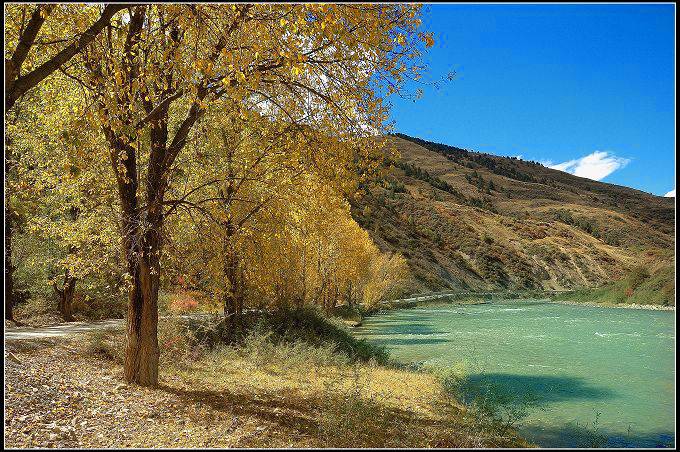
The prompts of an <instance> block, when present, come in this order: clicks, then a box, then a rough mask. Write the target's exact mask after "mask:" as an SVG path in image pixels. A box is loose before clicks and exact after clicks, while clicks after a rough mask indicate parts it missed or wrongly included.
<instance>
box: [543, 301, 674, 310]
mask: <svg viewBox="0 0 680 452" xmlns="http://www.w3.org/2000/svg"><path fill="white" fill-rule="evenodd" d="M548 302H549V303H556V304H568V305H572V306H591V307H594V308H617V309H647V310H650V311H675V306H663V305H658V304H637V303H630V304H611V303H594V302H592V301H583V302H579V301H568V300H548Z"/></svg>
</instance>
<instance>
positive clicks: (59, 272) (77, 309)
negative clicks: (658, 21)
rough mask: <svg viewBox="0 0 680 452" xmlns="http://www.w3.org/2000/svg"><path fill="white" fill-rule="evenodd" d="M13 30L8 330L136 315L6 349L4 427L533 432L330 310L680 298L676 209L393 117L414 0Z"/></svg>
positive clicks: (66, 13)
mask: <svg viewBox="0 0 680 452" xmlns="http://www.w3.org/2000/svg"><path fill="white" fill-rule="evenodd" d="M5 43H6V51H5V63H6V64H5V69H6V79H5V118H4V119H5V136H6V141H5V172H6V191H5V216H6V224H5V268H6V271H5V326H6V327H15V326H17V325H23V326H25V325H29V326H36V325H46V324H53V323H57V322H72V321H91V320H98V319H105V318H120V319H124V320H123V322H124V324H125V328H123V329H120V330H119V331H116V332H115V333H112V334H107V335H103V334H99V335H95V336H93V337H90V338H89V339H87V340H84V339H83V338H82V337H69V338H66V339H55V340H46V341H28V342H23V341H18V342H16V343H15V342H13V343H11V344H8V345H9V347H8V350H9V352H10V353H11V354H7V355H6V358H8V365H7V367H6V369H5V371H6V379H5V391H6V394H7V399H6V402H7V403H6V411H5V413H6V418H7V419H8V421H7V424H6V427H7V428H6V432H5V439H6V441H7V444H10V445H13V446H50V445H71V446H82V447H95V446H115V445H144V446H149V447H150V446H160V445H167V446H170V445H184V446H197V445H215V446H218V445H219V446H238V445H250V446H275V445H281V446H284V445H293V446H302V445H310V446H322V445H330V446H342V445H346V446H361V445H366V446H386V445H392V446H407V445H413V446H434V445H439V446H448V445H450V446H474V447H478V446H502V445H525V444H526V443H525V442H524V441H523V440H521V439H519V438H517V437H516V435H515V433H514V432H513V429H512V425H513V420H514V419H515V418H516V417H517V413H515V414H508V413H507V410H506V411H504V410H505V408H504V407H503V406H502V404H500V405H499V404H497V403H495V402H494V403H491V402H489V401H484V402H482V401H480V400H478V401H477V402H475V403H471V404H469V405H468V406H464V404H463V403H462V402H461V401H460V396H459V394H454V395H451V394H450V393H451V392H454V393H455V392H456V391H452V388H454V387H456V385H453V384H452V383H451V381H454V380H455V379H454V380H452V379H451V378H448V380H447V377H446V376H440V377H441V378H438V377H437V376H435V375H432V374H429V373H426V372H422V371H416V370H414V369H407V368H403V367H400V366H398V365H396V364H395V363H393V362H391V361H390V360H389V358H388V356H387V354H386V353H385V352H384V351H382V350H379V349H376V348H374V347H371V346H369V345H368V344H366V343H363V342H360V341H356V340H354V339H352V338H351V337H350V336H349V334H348V333H347V331H346V330H344V329H343V328H341V327H339V326H338V325H337V324H336V323H335V322H336V321H335V320H332V318H333V317H334V316H339V317H345V318H352V319H356V318H359V314H360V313H362V312H372V311H375V310H376V309H378V306H381V302H383V301H385V300H393V299H398V298H401V297H404V296H407V295H410V294H415V293H425V292H429V291H438V290H442V289H452V290H473V291H474V290H477V291H485V290H518V291H521V290H550V289H592V288H595V287H611V291H609V289H607V288H605V289H601V291H603V292H589V293H590V294H591V295H589V296H592V297H596V298H598V300H599V299H600V298H602V297H604V296H605V293H606V294H610V293H611V294H613V295H611V296H610V295H606V296H607V297H610V298H611V300H613V301H615V302H623V303H628V302H636V303H639V302H640V301H645V302H652V303H660V304H665V305H674V297H675V294H674V281H672V278H673V274H672V272H671V271H670V270H669V269H671V268H672V265H673V259H674V257H673V255H672V251H671V250H672V246H673V244H674V238H673V234H674V225H673V218H674V208H673V205H672V202H671V201H669V200H665V199H661V198H658V197H654V196H651V195H647V194H644V193H641V192H638V191H635V190H631V189H627V188H624V187H617V186H612V185H608V184H602V183H598V182H593V181H587V180H584V179H580V178H575V177H573V176H570V175H566V174H564V173H561V172H558V171H554V170H550V169H548V168H545V167H543V166H541V165H539V164H537V163H534V162H524V161H520V160H517V159H513V158H503V157H497V156H491V155H487V154H483V153H478V152H473V151H468V150H464V149H460V148H455V147H452V146H446V145H441V144H437V143H431V142H426V141H423V140H419V139H417V138H413V137H408V136H405V135H394V134H392V132H393V130H392V129H391V127H390V126H389V123H388V122H387V119H388V117H389V108H388V107H389V102H388V101H386V100H388V99H389V96H391V95H401V96H412V97H417V94H418V93H414V92H410V91H409V90H408V89H407V82H409V81H410V80H421V81H422V79H423V75H424V73H425V71H426V66H425V65H424V64H423V59H422V57H423V55H424V54H425V52H427V49H428V48H430V47H432V46H433V45H434V39H433V36H432V33H430V32H428V31H427V30H424V29H423V27H422V21H421V8H420V6H419V5H412V4H404V5H401V4H384V5H383V4H376V5H373V4H361V5H353V4H352V5H350V4H343V5H331V4H299V5H298V4H277V5H268V4H238V5H224V4H168V5H165V4H134V5H133V4H125V5H122V4H121V5H118V4H111V5H99V4H63V5H61V4H45V5H43V4H40V5H36V4H12V5H7V6H6V7H5ZM423 83H430V82H423ZM432 83H434V82H432ZM638 268H643V269H644V270H643V271H642V273H640V272H638V273H636V274H632V273H631V275H632V276H631V277H627V276H626V275H627V274H628V272H631V271H637V270H635V269H638ZM613 281H618V282H613ZM607 284H613V285H610V286H606V285H607ZM651 293H654V296H653V297H650V298H649V300H648V299H647V298H648V294H651ZM598 294H600V295H598ZM621 294H623V295H621ZM608 300H609V298H608ZM184 314H191V315H193V314H200V315H199V316H198V318H203V320H204V321H205V322H208V321H207V320H205V316H206V315H207V316H208V317H210V316H216V318H215V320H210V321H209V322H208V323H205V322H204V323H201V322H202V321H199V320H196V319H194V320H195V321H192V322H194V323H191V322H190V324H189V325H180V324H178V323H176V321H175V320H172V319H177V318H178V317H180V315H184ZM201 316H203V317H201ZM159 319H160V320H159ZM258 325H259V326H258ZM310 375H311V376H313V378H309V376H310ZM303 377H304V378H303ZM457 378H458V377H457ZM303 380H304V381H303ZM442 381H443V382H444V383H442ZM447 381H448V383H447ZM455 381H458V382H459V383H460V381H462V380H460V378H458V380H455ZM490 407H491V408H490ZM499 413H505V414H499ZM119 427H120V428H119ZM177 432H182V433H181V434H178V433H177ZM263 432H264V433H263Z"/></svg>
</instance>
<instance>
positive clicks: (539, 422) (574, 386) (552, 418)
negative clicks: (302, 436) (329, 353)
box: [357, 301, 675, 447]
mask: <svg viewBox="0 0 680 452" xmlns="http://www.w3.org/2000/svg"><path fill="white" fill-rule="evenodd" d="M674 315H675V313H674V312H667V311H645V310H633V309H630V310H628V309H606V308H595V307H587V306H570V305H560V304H552V303H544V302H537V301H512V302H510V301H507V302H498V303H493V304H484V305H470V306H451V305H439V306H434V305H429V306H423V307H419V308H415V309H406V310H401V311H392V312H389V313H387V314H384V315H380V316H376V317H372V318H369V319H366V321H365V322H364V325H363V326H362V327H360V328H357V335H359V336H361V337H363V338H366V339H368V340H370V341H372V342H376V343H378V344H381V345H385V346H387V347H388V348H389V349H390V350H391V352H392V355H393V356H394V357H395V358H396V359H398V360H400V361H403V362H409V363H419V364H422V365H424V366H433V367H440V368H446V367H452V366H456V367H461V366H462V367H463V368H464V369H465V374H466V385H467V386H466V388H467V390H466V391H467V392H466V393H467V394H468V395H470V394H474V393H478V392H479V388H487V389H488V388H491V387H493V388H494V391H500V392H502V393H509V394H513V396H514V397H515V399H516V400H527V399H531V400H532V401H533V402H532V408H531V409H530V410H529V414H528V416H527V417H526V418H525V419H524V420H523V421H522V422H521V424H520V430H521V431H522V433H523V434H524V435H525V436H527V437H528V438H529V439H531V440H533V441H535V442H536V443H538V444H540V445H542V446H555V447H597V446H607V447H624V446H625V447H669V446H672V445H673V443H674V442H675V438H674V434H673V431H674V423H675V417H674V395H675V384H674V381H675V370H674V350H675V330H674ZM472 388H476V389H475V390H472ZM487 389H485V390H487ZM475 391H476V392H475Z"/></svg>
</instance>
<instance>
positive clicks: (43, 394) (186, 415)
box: [5, 341, 312, 448]
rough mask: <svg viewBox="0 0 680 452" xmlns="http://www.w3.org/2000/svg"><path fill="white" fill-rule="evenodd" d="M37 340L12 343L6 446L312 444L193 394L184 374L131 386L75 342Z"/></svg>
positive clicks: (8, 351)
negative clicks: (155, 384) (157, 385)
mask: <svg viewBox="0 0 680 452" xmlns="http://www.w3.org/2000/svg"><path fill="white" fill-rule="evenodd" d="M31 344H32V345H31V346H28V347H27V346H26V343H24V342H22V343H21V344H18V343H13V342H8V343H7V344H6V349H5V363H6V364H5V446H6V447H12V448H35V447H55V448H56V447H59V448H62V447H95V448H96V447H263V446H264V447H276V446H279V447H285V446H292V445H293V442H294V444H295V445H296V446H302V447H304V445H305V443H308V445H312V444H309V441H308V440H306V439H305V438H304V437H301V436H300V434H299V432H294V431H285V428H283V429H282V427H281V425H278V424H277V423H275V422H269V421H268V420H266V419H261V418H258V417H256V416H250V415H237V414H235V413H234V409H233V408H234V407H232V406H230V404H229V403H228V402H226V401H224V402H223V403H214V401H210V400H206V401H201V400H200V399H199V398H196V397H192V396H191V395H192V391H190V389H189V388H187V387H186V384H185V383H184V382H183V381H181V380H180V379H179V378H174V377H168V376H166V377H165V378H163V377H162V378H161V387H160V388H158V389H145V388H141V387H137V386H128V385H126V384H124V383H123V381H122V372H121V366H120V365H116V364H115V363H113V362H111V361H109V360H106V359H97V358H92V357H85V356H82V354H81V353H80V352H79V350H78V349H77V346H74V345H72V344H62V343H60V344H57V343H53V342H52V343H49V342H46V341H43V342H41V343H40V344H38V343H37V342H31ZM19 345H20V346H19ZM38 351H39V353H38Z"/></svg>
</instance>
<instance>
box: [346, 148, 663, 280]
mask: <svg viewBox="0 0 680 452" xmlns="http://www.w3.org/2000/svg"><path fill="white" fill-rule="evenodd" d="M390 139H391V141H392V143H393V144H394V146H395V147H396V150H397V153H398V155H399V158H398V159H396V160H388V161H387V163H386V167H387V170H386V172H385V175H384V177H383V178H382V179H381V180H379V181H378V182H375V183H372V184H370V185H369V186H366V187H363V188H364V191H365V192H366V194H365V195H364V196H362V197H361V198H360V199H359V200H358V201H356V202H354V205H353V213H354V216H355V218H356V219H357V221H358V222H359V223H360V224H361V225H362V226H364V227H365V228H366V229H367V230H368V231H369V232H370V234H371V236H372V237H373V239H374V240H375V242H376V243H377V244H378V245H379V246H380V247H381V248H383V249H385V250H391V251H397V252H400V253H402V254H403V255H404V256H405V257H406V258H407V260H408V262H409V265H410V267H411V270H412V274H413V281H412V286H411V287H409V288H408V290H409V291H429V290H441V289H447V288H470V289H501V288H507V289H567V288H569V289H570V288H579V287H595V286H601V285H604V284H606V283H608V282H611V281H613V280H617V279H620V278H621V277H623V275H624V274H625V272H626V271H627V270H628V269H630V268H632V267H633V266H635V265H636V264H638V263H639V262H640V257H641V255H642V254H645V253H649V252H655V253H656V255H658V256H664V257H660V258H659V259H661V261H660V262H657V264H659V265H660V266H662V267H667V266H668V265H672V250H673V247H674V215H675V208H674V199H672V198H663V197H658V196H654V195H650V194H647V193H644V192H641V191H638V190H634V189H631V188H627V187H622V186H617V185H612V184H606V183H602V182H596V181H593V180H589V179H584V178H580V177H576V176H573V175H571V174H568V173H564V172H561V171H556V170H552V169H549V168H546V167H544V166H542V165H540V164H538V163H535V162H527V161H523V160H518V159H516V158H508V157H498V156H494V155H489V154H483V153H477V152H472V151H467V150H464V149H460V148H456V147H452V146H446V145H440V144H437V143H431V142H426V141H422V140H418V139H416V138H411V137H406V136H404V135H400V136H395V137H391V138H390Z"/></svg>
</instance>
